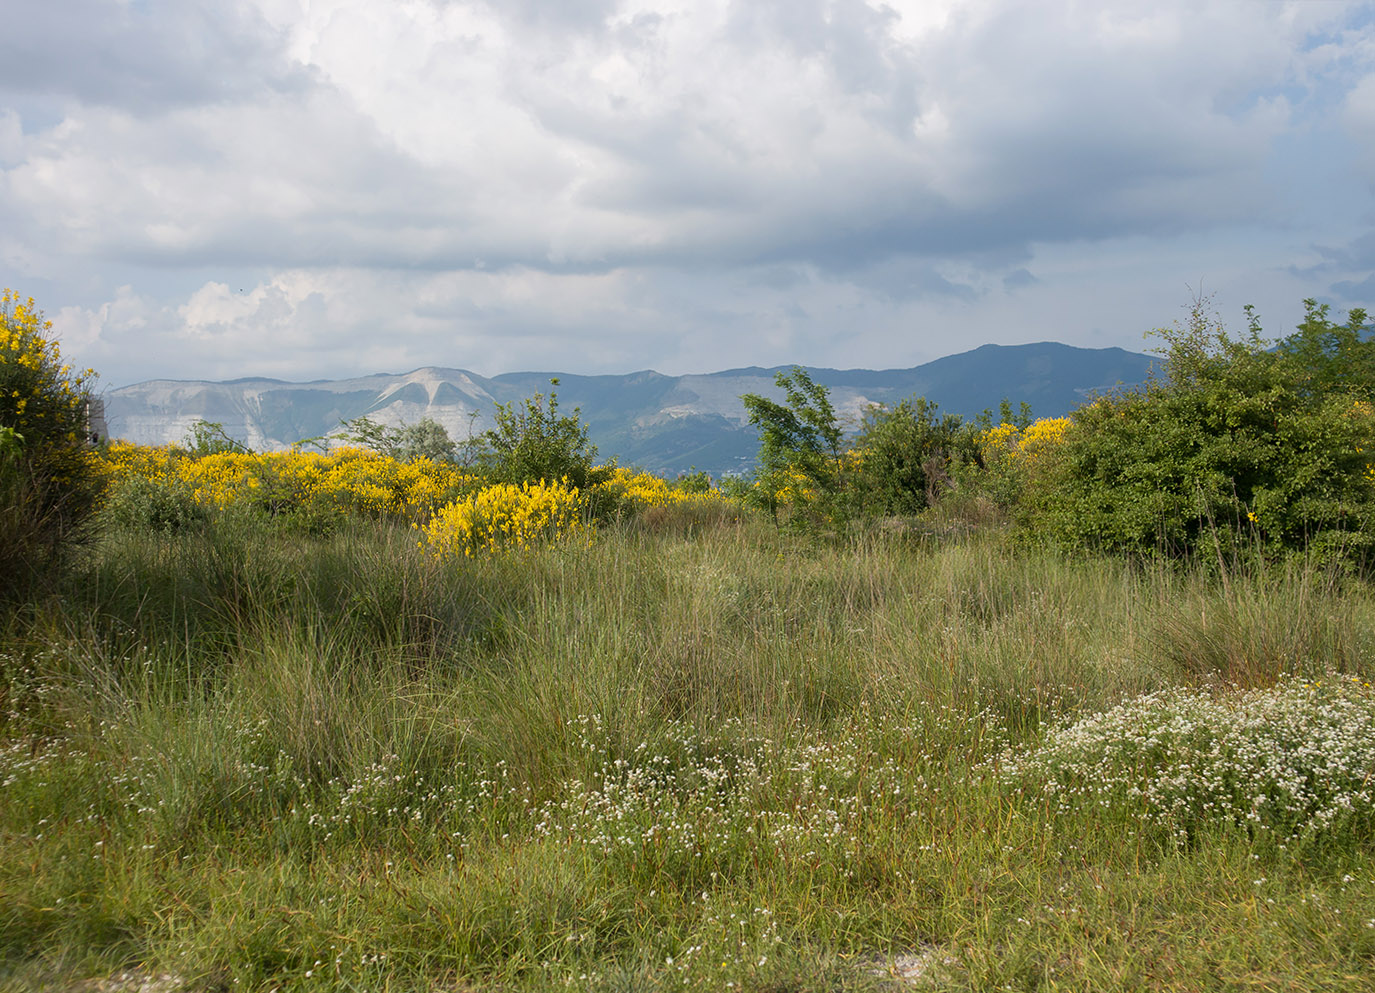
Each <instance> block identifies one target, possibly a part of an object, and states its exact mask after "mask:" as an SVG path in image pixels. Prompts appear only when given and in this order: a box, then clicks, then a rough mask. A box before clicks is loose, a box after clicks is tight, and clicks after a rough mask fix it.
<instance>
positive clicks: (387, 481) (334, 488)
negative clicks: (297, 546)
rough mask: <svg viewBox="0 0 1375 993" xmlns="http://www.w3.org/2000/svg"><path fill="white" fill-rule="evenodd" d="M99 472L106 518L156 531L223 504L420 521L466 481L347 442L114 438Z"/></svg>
mask: <svg viewBox="0 0 1375 993" xmlns="http://www.w3.org/2000/svg"><path fill="white" fill-rule="evenodd" d="M105 476H106V478H107V480H108V481H109V485H110V488H111V501H110V502H111V509H112V511H113V516H114V517H115V518H116V520H117V521H119V522H121V523H124V524H129V525H135V524H143V525H145V526H152V527H154V528H155V529H157V530H164V529H176V528H177V527H179V526H181V525H182V524H184V523H189V522H190V521H192V520H204V519H206V515H207V514H210V513H215V512H223V511H226V510H230V509H242V510H251V511H257V512H263V513H266V514H267V515H268V516H271V517H282V518H285V519H287V520H291V521H297V522H304V523H305V525H306V526H307V528H308V529H309V530H311V531H323V530H328V529H329V528H330V527H332V525H333V524H334V523H337V522H338V521H340V520H342V519H343V518H344V517H345V516H346V515H350V514H352V515H358V516H364V517H370V518H373V519H377V520H382V519H391V520H401V521H409V522H412V523H420V522H423V521H427V520H428V519H429V518H430V517H431V515H433V514H434V512H435V511H436V510H438V509H439V508H440V507H442V506H444V505H445V504H447V503H450V502H452V501H453V500H454V499H456V498H457V497H459V496H461V495H462V494H463V493H464V492H467V491H469V490H471V489H472V488H473V487H474V485H475V484H476V480H475V479H474V477H472V476H470V475H468V474H467V473H465V472H464V471H463V470H462V469H460V468H459V467H457V466H454V465H451V464H449V463H445V462H436V461H433V460H431V459H424V458H421V459H413V460H411V461H409V462H402V461H399V460H397V459H394V458H391V457H389V456H386V455H379V454H377V453H375V452H369V451H365V450H363V449H357V448H348V449H343V450H341V451H337V452H331V453H328V454H324V453H319V452H299V451H293V452H267V453H261V454H255V453H251V452H232V451H222V452H215V453H213V454H210V455H204V456H200V457H196V456H194V455H192V454H191V453H188V452H186V451H184V450H182V449H178V448H175V447H167V448H154V447H150V446H146V445H130V444H127V443H123V442H117V443H115V444H113V445H111V446H110V448H109V451H108V452H107V453H106V456H105Z"/></svg>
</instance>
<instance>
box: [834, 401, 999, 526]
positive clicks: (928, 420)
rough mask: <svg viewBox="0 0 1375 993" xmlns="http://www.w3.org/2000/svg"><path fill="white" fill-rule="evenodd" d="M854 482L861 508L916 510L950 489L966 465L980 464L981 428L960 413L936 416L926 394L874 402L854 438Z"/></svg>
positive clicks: (891, 512) (895, 512) (870, 510)
mask: <svg viewBox="0 0 1375 993" xmlns="http://www.w3.org/2000/svg"><path fill="white" fill-rule="evenodd" d="M854 453H855V459H854V460H853V466H854V469H855V472H854V475H853V479H852V480H851V484H852V487H853V490H854V498H855V503H856V505H857V507H858V508H860V509H861V510H862V511H863V512H865V513H869V514H880V515H901V514H916V513H919V512H921V511H923V510H925V509H926V508H928V507H930V506H932V505H933V504H935V503H936V501H937V500H938V499H940V497H941V495H942V494H943V493H944V492H945V491H946V490H948V489H949V488H950V487H951V485H952V482H953V480H954V477H955V475H956V474H957V473H958V472H959V470H960V468H961V467H963V466H967V465H971V464H979V463H981V461H982V453H981V451H980V448H979V444H978V432H977V428H976V426H975V425H973V424H968V423H966V422H965V421H964V420H963V419H962V418H961V417H960V416H959V415H958V414H943V415H941V416H939V417H937V416H936V405H935V404H934V403H931V402H929V401H928V400H927V399H926V398H925V397H917V398H916V399H913V400H903V401H902V402H900V403H899V404H897V405H896V406H893V407H888V406H878V407H873V408H871V409H870V410H869V411H868V412H867V413H866V414H865V417H864V424H863V425H862V426H861V428H860V431H859V434H858V436H857V437H856V438H855V440H854Z"/></svg>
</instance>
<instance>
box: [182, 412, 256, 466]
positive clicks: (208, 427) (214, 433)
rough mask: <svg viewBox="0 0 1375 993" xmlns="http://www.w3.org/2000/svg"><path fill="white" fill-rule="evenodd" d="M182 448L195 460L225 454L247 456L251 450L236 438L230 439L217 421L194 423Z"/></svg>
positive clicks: (202, 420)
mask: <svg viewBox="0 0 1375 993" xmlns="http://www.w3.org/2000/svg"><path fill="white" fill-rule="evenodd" d="M182 447H184V448H185V449H186V450H187V451H188V452H190V453H191V455H193V456H195V457H196V458H198V459H199V458H203V457H205V456H207V455H223V454H225V453H226V452H228V453H233V454H237V455H248V454H250V453H251V451H252V450H251V449H250V448H249V447H248V446H247V445H245V444H244V443H243V442H241V441H239V440H238V439H236V438H231V437H230V436H229V434H228V432H226V431H225V429H224V425H223V424H221V423H220V422H219V421H207V420H204V419H201V420H198V421H196V422H195V423H194V424H192V425H191V429H190V430H189V431H188V432H187V433H186V441H185V442H184V443H183V445H182Z"/></svg>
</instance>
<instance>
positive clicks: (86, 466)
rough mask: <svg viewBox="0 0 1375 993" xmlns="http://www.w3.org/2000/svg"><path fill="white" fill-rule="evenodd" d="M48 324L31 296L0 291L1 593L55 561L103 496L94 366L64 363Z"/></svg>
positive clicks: (17, 591) (24, 585) (26, 583)
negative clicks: (90, 416) (94, 450)
mask: <svg viewBox="0 0 1375 993" xmlns="http://www.w3.org/2000/svg"><path fill="white" fill-rule="evenodd" d="M51 329H52V322H51V321H47V320H45V319H44V317H43V314H42V312H41V311H39V310H38V309H37V308H36V307H35V306H34V302H33V300H32V299H23V298H21V297H20V296H19V295H18V294H17V293H14V292H13V291H11V290H5V291H3V293H0V431H3V433H4V439H5V441H4V445H3V447H4V452H3V453H0V597H12V596H15V595H21V594H22V593H23V592H24V591H25V590H27V589H28V588H29V587H30V585H31V584H32V582H33V581H35V580H37V579H39V578H41V577H42V576H44V575H45V574H46V573H47V572H48V570H49V569H50V568H51V567H52V566H53V565H54V564H56V562H57V560H58V559H59V558H60V557H61V555H62V553H63V552H64V550H65V549H66V548H67V547H68V546H70V545H71V544H72V543H73V542H74V541H75V540H77V539H78V538H80V537H81V536H82V535H83V534H84V533H85V529H86V525H87V524H88V522H89V520H90V516H91V513H92V511H93V510H94V509H95V506H96V502H97V501H98V499H99V496H100V490H101V479H100V473H99V468H98V466H97V465H96V463H95V461H94V460H93V458H92V457H91V454H90V452H89V450H88V448H87V445H86V407H87V401H88V400H89V398H90V385H91V380H92V379H93V377H94V373H92V372H90V371H89V370H87V371H86V372H74V371H73V370H72V368H71V367H70V366H67V365H63V364H62V356H61V354H60V352H59V350H58V347H57V342H56V341H54V340H52V339H51V337H50V336H49V332H50V331H51Z"/></svg>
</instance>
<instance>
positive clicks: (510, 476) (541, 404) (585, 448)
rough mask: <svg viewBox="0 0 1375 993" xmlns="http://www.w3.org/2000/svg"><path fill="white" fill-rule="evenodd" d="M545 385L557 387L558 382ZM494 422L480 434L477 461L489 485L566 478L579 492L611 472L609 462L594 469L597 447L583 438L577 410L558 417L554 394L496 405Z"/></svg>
mask: <svg viewBox="0 0 1375 993" xmlns="http://www.w3.org/2000/svg"><path fill="white" fill-rule="evenodd" d="M549 382H550V385H552V386H558V385H559V381H558V380H557V379H551V380H550V381H549ZM496 422H497V424H496V427H495V428H492V429H491V430H490V431H488V432H487V433H486V434H485V435H483V439H482V444H483V451H482V458H481V461H482V462H483V463H484V465H485V467H486V469H487V471H488V473H489V474H490V476H491V478H492V480H493V482H497V483H507V484H510V485H520V484H522V483H537V482H540V481H544V482H547V483H557V482H558V481H559V480H564V479H566V480H568V482H569V483H570V484H571V485H572V486H573V487H575V488H576V489H579V490H584V489H587V488H588V487H590V486H595V485H596V484H597V483H600V482H603V481H605V480H606V479H608V478H609V477H610V475H611V472H612V469H613V468H614V467H615V461H614V460H613V461H612V462H611V464H610V465H607V466H596V465H594V464H593V462H594V460H595V459H596V458H597V446H596V445H594V444H592V443H591V442H590V441H588V439H587V425H586V424H584V423H583V422H582V419H581V417H580V411H579V410H578V409H576V408H575V409H574V410H573V413H572V414H560V413H559V397H558V394H557V393H556V392H554V391H553V390H550V391H549V395H548V397H546V396H545V395H544V394H543V393H536V394H535V395H534V396H532V397H527V398H526V399H525V400H523V401H521V402H520V403H519V404H516V403H504V404H503V403H499V404H497V411H496Z"/></svg>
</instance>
